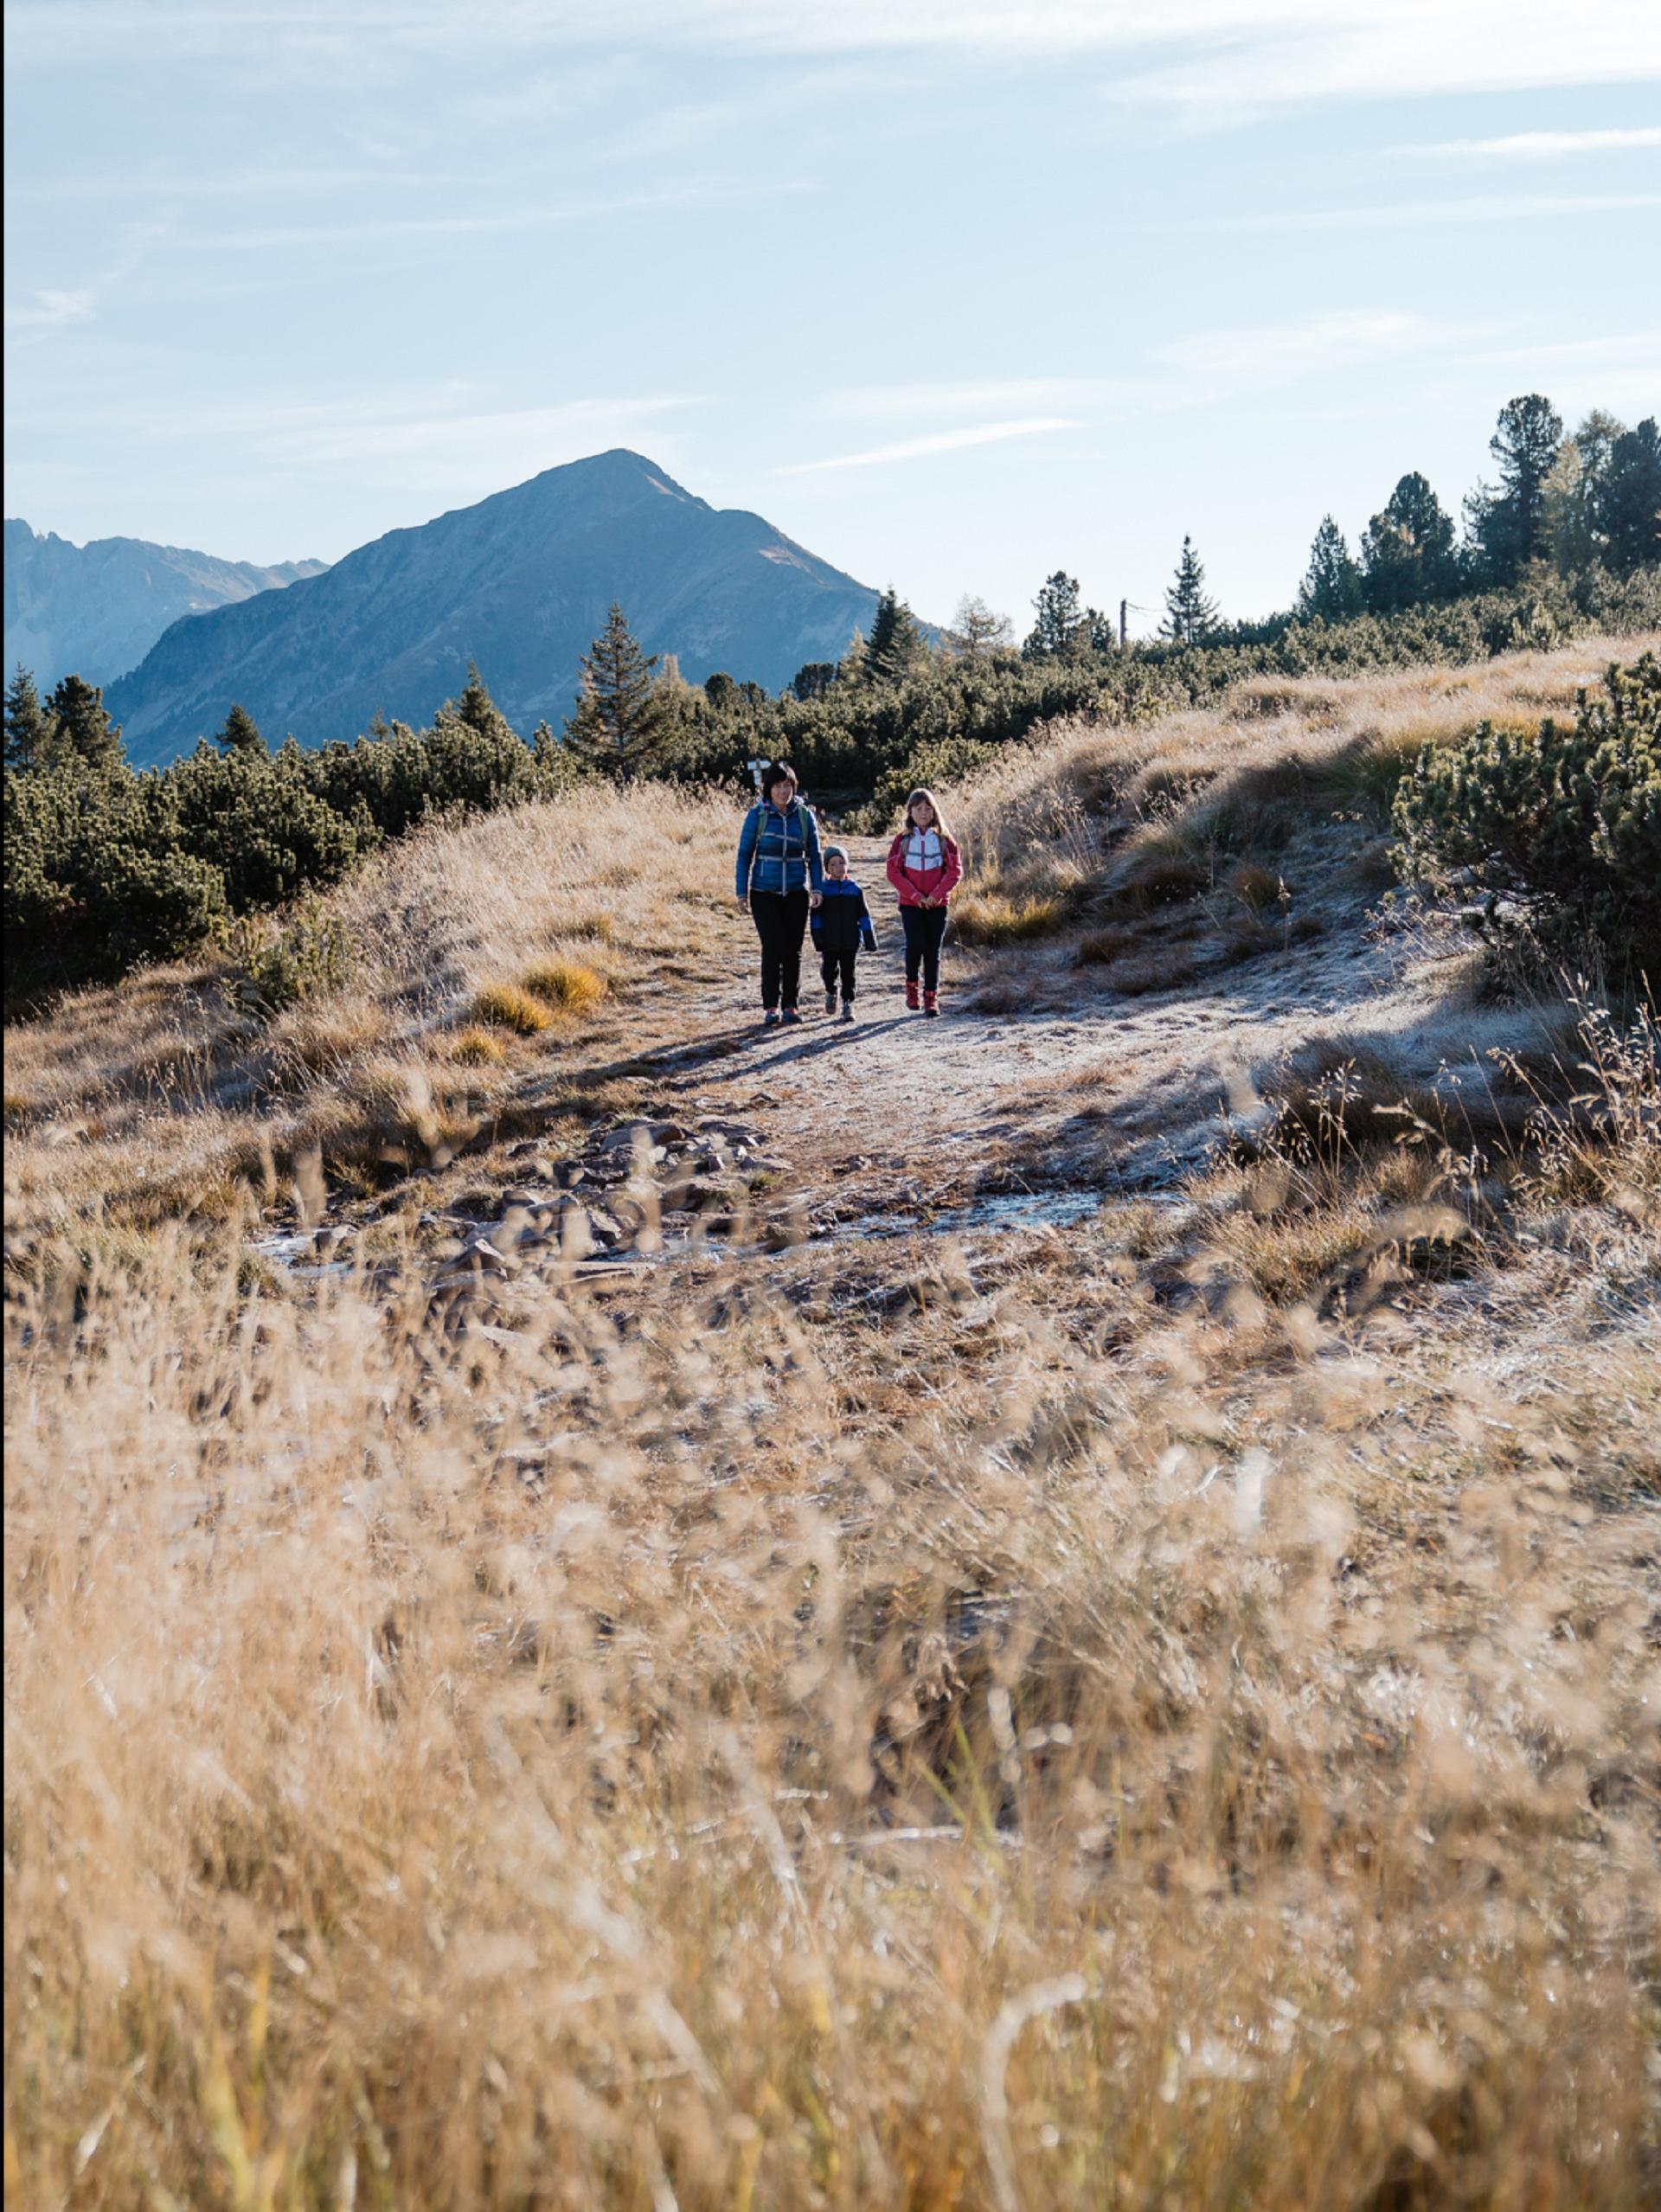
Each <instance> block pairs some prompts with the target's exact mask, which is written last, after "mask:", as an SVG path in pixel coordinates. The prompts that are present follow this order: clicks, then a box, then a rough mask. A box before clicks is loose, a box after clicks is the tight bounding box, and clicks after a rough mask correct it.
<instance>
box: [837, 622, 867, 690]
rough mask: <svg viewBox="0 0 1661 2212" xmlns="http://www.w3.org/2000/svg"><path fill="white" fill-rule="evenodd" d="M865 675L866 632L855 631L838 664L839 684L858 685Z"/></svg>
mask: <svg viewBox="0 0 1661 2212" xmlns="http://www.w3.org/2000/svg"><path fill="white" fill-rule="evenodd" d="M864 673H865V632H863V630H861V629H858V628H857V627H856V629H855V631H854V633H853V635H852V636H851V637H850V638H849V640H848V643H847V644H846V646H845V647H844V648H843V656H842V658H841V659H840V660H839V661H838V662H837V683H858V682H859V680H860V678H861V677H862V676H863V675H864Z"/></svg>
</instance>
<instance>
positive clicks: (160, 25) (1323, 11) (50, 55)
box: [7, 0, 1661, 118]
mask: <svg viewBox="0 0 1661 2212" xmlns="http://www.w3.org/2000/svg"><path fill="white" fill-rule="evenodd" d="M602 40H606V41H612V42H622V43H625V44H627V45H632V46H636V47H638V46H640V45H642V44H645V43H647V42H653V43H656V44H658V45H672V46H675V47H679V48H717V49H719V48H738V49H741V50H747V51H751V52H760V53H775V54H781V53H798V54H800V53H807V54H837V55H851V54H862V53H890V54H891V53H895V52H899V51H907V50H909V51H913V52H918V53H931V52H933V53H940V52H946V53H956V54H961V55H964V56H965V57H968V58H971V59H980V60H983V61H991V62H992V63H995V64H1002V63H1005V62H1008V61H1011V60H1016V61H1046V60H1064V59H1067V58H1068V57H1072V56H1077V55H1088V54H1100V55H1103V56H1108V55H1112V56H1113V57H1114V58H1115V61H1116V64H1117V66H1116V67H1115V70H1114V73H1113V87H1112V88H1113V91H1114V93H1115V94H1116V95H1118V96H1121V97H1124V98H1126V99H1130V100H1132V101H1138V102H1154V103H1158V104H1162V105H1165V106H1177V107H1180V108H1183V109H1186V110H1188V111H1189V112H1190V113H1191V114H1193V115H1195V116H1196V118H1202V117H1203V115H1204V114H1205V113H1206V112H1213V113H1218V112H1238V111H1239V110H1241V109H1242V108H1249V107H1251V106H1262V105H1266V104H1286V103H1292V102H1301V101H1309V100H1317V99H1342V98H1354V97H1362V98H1368V99H1376V98H1382V97H1385V96H1388V95H1390V94H1396V93H1400V94H1406V95H1409V96H1422V95H1427V94H1434V93H1447V92H1476V91H1504V90H1512V89H1521V88H1523V87H1529V86H1550V87H1560V86H1563V85H1568V84H1599V83H1610V82H1620V83H1627V84H1631V83H1635V82H1641V81H1645V80H1652V79H1655V78H1658V77H1661V9H1657V8H1655V7H1653V6H1652V5H1651V4H1649V0H1577V5H1576V8H1575V11H1574V24H1573V29H1572V32H1568V33H1566V31H1565V25H1564V20H1563V16H1562V10H1561V9H1560V8H1555V7H1551V6H1542V5H1534V6H1523V7H1518V6H1517V4H1516V0H1022V4H1021V5H1020V6H1018V7H1012V6H1010V4H1009V0H790V4H789V5H786V6H780V5H779V0H612V5H611V6H610V7H609V8H608V9H606V10H603V11H596V10H594V9H593V6H592V4H591V0H473V4H472V5H471V6H470V7H468V8H466V9H459V8H458V7H456V6H455V4H454V0H353V4H351V5H350V7H348V8H346V9H341V8H340V7H338V6H336V5H328V6H325V5H322V4H318V0H281V4H279V0H240V5H237V6H234V7H227V6H226V5H224V3H223V0H149V4H143V3H142V0H11V5H10V7H9V8H8V10H7V43H8V49H9V61H10V66H11V67H13V68H32V67H67V68H80V67H87V66H88V65H94V66H95V65H97V64H99V63H108V62H110V61H122V60H125V59H126V58H129V57H136V58H138V59H140V60H142V61H153V60H154V59H156V58H157V57H158V56H162V55H165V56H166V58H167V61H168V64H169V66H170V67H177V66H178V65H179V64H180V63H181V62H183V61H194V60H208V61H221V62H225V63H228V64H230V65H232V66H234V67H249V66H252V65H253V64H254V63H255V62H256V61H257V63H258V66H259V67H260V68H261V69H262V70H263V71H265V72H266V73H267V74H269V73H271V72H273V71H275V70H281V69H290V70H292V69H293V68H295V67H307V68H315V67H318V66H322V67H328V68H329V69H330V70H331V71H334V72H337V73H338V72H350V73H355V74H358V75H361V76H362V77H363V78H365V79H366V80H367V79H375V80H378V79H380V78H382V77H384V76H385V75H386V74H387V73H388V72H389V71H394V70H399V69H404V68H407V67H410V66H413V65H416V64H419V63H420V61H423V60H426V61H432V60H437V61H445V62H449V61H467V60H471V58H473V57H475V56H477V55H478V54H479V53H480V52H481V51H485V52H491V51H493V52H497V53H500V54H505V55H513V54H529V53H534V52H536V51H564V52H567V53H571V52H574V51H576V52H580V51H586V50H592V48H593V47H594V46H595V45H596V44H597V43H598V42H600V41H602ZM1144 62H1145V63H1146V66H1143V64H1144Z"/></svg>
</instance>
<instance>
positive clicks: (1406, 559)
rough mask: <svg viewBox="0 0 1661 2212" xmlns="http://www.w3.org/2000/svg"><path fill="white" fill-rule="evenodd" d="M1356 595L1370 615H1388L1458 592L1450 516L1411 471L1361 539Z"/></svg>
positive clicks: (1416, 472) (1421, 478)
mask: <svg viewBox="0 0 1661 2212" xmlns="http://www.w3.org/2000/svg"><path fill="white" fill-rule="evenodd" d="M1361 570H1362V593H1363V598H1364V599H1365V600H1366V602H1367V606H1368V609H1369V612H1371V613H1374V614H1394V613H1395V612H1397V611H1398V610H1399V609H1400V608H1401V607H1404V606H1419V605H1420V604H1421V602H1422V601H1424V600H1427V599H1449V598H1451V597H1452V596H1453V593H1455V592H1457V591H1458V589H1459V581H1460V578H1459V555H1458V553H1457V552H1456V550H1455V548H1454V543H1453V518H1452V516H1450V515H1449V514H1448V513H1447V511H1446V509H1445V508H1444V507H1443V505H1442V503H1441V501H1440V499H1438V497H1436V494H1435V493H1434V492H1433V490H1431V488H1430V485H1429V484H1428V483H1427V481H1426V479H1425V478H1423V477H1422V476H1421V475H1420V473H1419V471H1417V469H1414V470H1412V471H1409V472H1408V475H1406V476H1404V477H1402V478H1401V479H1400V481H1399V482H1398V483H1397V484H1396V487H1395V490H1394V491H1393V492H1392V493H1391V494H1390V496H1389V497H1388V500H1387V501H1386V502H1385V503H1384V506H1383V508H1382V510H1381V511H1380V512H1379V513H1378V514H1376V515H1375V516H1373V519H1372V521H1371V522H1370V523H1368V525H1367V528H1366V529H1365V530H1364V531H1363V533H1362V540H1361Z"/></svg>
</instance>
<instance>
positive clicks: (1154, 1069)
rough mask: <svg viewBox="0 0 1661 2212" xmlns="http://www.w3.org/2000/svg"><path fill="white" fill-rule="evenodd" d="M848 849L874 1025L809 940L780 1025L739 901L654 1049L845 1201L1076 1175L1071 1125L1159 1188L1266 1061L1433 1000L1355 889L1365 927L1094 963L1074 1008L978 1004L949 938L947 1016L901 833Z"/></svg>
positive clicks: (672, 1086)
mask: <svg viewBox="0 0 1661 2212" xmlns="http://www.w3.org/2000/svg"><path fill="white" fill-rule="evenodd" d="M842 842H843V843H845V844H846V845H847V846H848V847H849V850H850V858H851V861H852V865H853V870H854V873H855V874H856V875H857V876H858V878H859V880H860V881H861V882H863V885H864V887H865V890H866V895H867V898H868V900H869V904H870V907H871V910H872V913H873V914H874V915H875V918H876V924H877V932H878V936H879V939H880V944H879V949H878V950H877V952H875V954H869V953H867V954H864V955H862V958H861V963H860V995H859V998H858V1002H857V1003H858V1012H859V1019H858V1021H857V1022H856V1023H852V1024H849V1023H843V1022H842V1021H841V1020H840V1019H838V1018H834V1017H833V1018H830V1019H827V1018H826V1017H825V1016H824V1014H823V1013H822V1012H821V1011H820V1009H821V1007H822V1005H823V1001H822V999H821V997H820V995H819V984H818V968H817V965H816V964H814V963H813V962H812V959H811V946H810V947H809V948H808V950H807V952H805V958H804V982H803V1003H804V1009H805V1010H806V1012H807V1020H806V1022H805V1025H804V1027H803V1028H801V1029H773V1030H767V1029H762V1028H761V1026H760V1009H759V1006H758V1004H757V1002H756V994H755V959H754V935H753V933H752V932H751V930H750V927H749V925H748V924H747V922H746V921H745V920H744V919H743V917H742V916H741V915H739V914H737V913H736V912H734V913H733V914H732V916H731V919H730V920H729V921H728V922H727V923H725V924H724V925H721V929H722V936H721V944H722V946H726V945H727V944H728V943H730V948H731V955H732V958H731V966H730V970H729V971H728V974H727V975H726V976H725V977H724V978H722V979H721V980H720V981H718V982H717V983H715V984H714V985H713V986H712V987H711V989H710V990H709V991H708V993H707V994H702V995H699V996H697V997H695V998H691V999H689V1001H687V1002H686V1003H685V1005H684V1009H683V1011H682V1012H681V1013H679V1014H678V1015H677V1019H676V1022H675V1028H676V1029H677V1031H678V1033H679V1035H678V1038H677V1041H676V1042H667V1041H665V1042H664V1044H663V1045H662V1046H660V1047H659V1048H658V1049H657V1050H655V1051H653V1052H651V1054H650V1055H648V1065H649V1067H650V1068H651V1070H652V1071H653V1072H656V1071H657V1070H658V1069H661V1070H662V1072H663V1074H664V1076H665V1077H666V1078H667V1081H666V1083H665V1086H664V1096H665V1099H666V1100H673V1099H679V1100H683V1102H686V1103H688V1104H693V1103H696V1105H697V1106H700V1107H702V1108H703V1109H704V1110H709V1111H721V1110H742V1111H744V1112H748V1113H749V1114H750V1115H751V1116H752V1118H753V1119H756V1120H758V1121H759V1123H760V1125H762V1126H763V1127H765V1128H766V1130H767V1131H768V1135H769V1140H770V1142H771V1143H772V1144H774V1145H775V1146H776V1147H777V1149H779V1151H784V1152H786V1153H788V1155H789V1156H790V1157H791V1158H792V1162H793V1164H794V1165H795V1168H796V1171H797V1174H798V1177H799V1179H800V1181H801V1182H802V1183H803V1184H804V1185H805V1186H806V1187H807V1188H808V1189H813V1188H815V1187H816V1186H817V1187H820V1188H823V1187H825V1186H826V1185H827V1184H828V1183H830V1182H831V1180H832V1179H833V1178H834V1179H835V1180H836V1181H837V1183H838V1184H839V1186H840V1188H841V1189H842V1190H843V1192H844V1193H846V1192H847V1191H849V1189H850V1188H857V1187H859V1186H860V1185H862V1184H864V1183H869V1186H870V1189H871V1192H872V1194H873V1195H874V1196H875V1195H876V1194H879V1193H881V1192H882V1191H884V1190H887V1191H889V1192H891V1190H892V1187H893V1183H894V1178H895V1174H896V1172H898V1173H900V1174H901V1175H902V1176H903V1177H905V1178H906V1179H907V1180H908V1181H909V1182H910V1183H914V1184H915V1185H917V1186H919V1187H920V1188H921V1189H926V1190H927V1191H928V1192H930V1193H933V1194H940V1193H944V1192H946V1191H949V1190H952V1189H957V1188H959V1187H960V1186H962V1185H963V1184H964V1183H972V1182H973V1181H974V1180H975V1179H976V1178H977V1177H979V1176H981V1175H983V1174H984V1172H985V1171H986V1170H987V1169H988V1168H989V1167H994V1166H996V1165H997V1163H998V1162H999V1161H1000V1160H1006V1161H1013V1162H1015V1163H1017V1164H1018V1163H1021V1162H1025V1163H1026V1164H1029V1165H1031V1166H1035V1167H1036V1168H1037V1171H1038V1172H1040V1173H1041V1175H1042V1179H1045V1180H1060V1179H1065V1178H1066V1175H1067V1160H1068V1132H1069V1131H1074V1132H1078V1133H1079V1134H1080V1136H1081V1138H1082V1134H1083V1132H1085V1131H1086V1130H1087V1131H1088V1133H1089V1134H1088V1144H1087V1146H1084V1145H1082V1144H1081V1157H1083V1156H1084V1155H1085V1154H1087V1157H1088V1160H1089V1162H1090V1172H1091V1173H1092V1174H1093V1176H1095V1177H1098V1178H1104V1177H1105V1179H1106V1181H1108V1182H1109V1183H1112V1184H1114V1185H1117V1186H1118V1187H1119V1188H1121V1189H1136V1188H1144V1187H1149V1186H1152V1185H1158V1184H1159V1183H1165V1182H1169V1181H1170V1179H1171V1177H1172V1176H1173V1174H1174V1173H1175V1172H1177V1171H1178V1170H1180V1169H1181V1168H1182V1167H1183V1166H1185V1165H1189V1164H1193V1163H1194V1162H1195V1161H1196V1160H1197V1159H1198V1158H1200V1157H1202V1156H1203V1154H1204V1153H1205V1151H1207V1150H1208V1149H1209V1147H1210V1146H1211V1145H1212V1144H1215V1141H1216V1138H1217V1137H1218V1136H1219V1134H1220V1133H1221V1130H1222V1114H1223V1113H1224V1112H1225V1111H1228V1110H1230V1109H1232V1111H1233V1112H1234V1113H1235V1116H1236V1118H1238V1116H1239V1115H1240V1114H1241V1112H1244V1113H1247V1114H1249V1112H1250V1111H1251V1107H1252V1093H1251V1088H1250V1085H1249V1080H1247V1077H1248V1074H1249V1071H1250V1070H1251V1069H1252V1068H1261V1067H1263V1066H1265V1065H1267V1064H1268V1063H1271V1062H1273V1061H1276V1060H1280V1059H1284V1058H1285V1057H1286V1055H1287V1054H1289V1053H1290V1052H1292V1050H1294V1049H1296V1048H1299V1047H1303V1046H1306V1045H1307V1044H1308V1043H1309V1042H1310V1041H1311V1037H1312V1036H1314V1035H1330V1036H1332V1037H1341V1036H1342V1037H1348V1036H1356V1037H1359V1038H1364V1037H1365V1036H1366V1035H1368V1034H1369V1033H1375V1032H1378V1031H1380V1030H1381V1029H1382V1030H1388V1031H1390V1032H1391V1033H1392V1034H1393V1035H1400V1033H1401V1030H1402V1029H1404V1028H1407V1027H1410V1026H1411V1024H1412V1023H1413V1021H1414V1018H1415V1015H1416V1012H1417V1011H1421V1010H1422V1008H1423V1004H1424V1000H1423V995H1422V990H1421V991H1419V992H1416V993H1415V992H1414V991H1413V990H1412V988H1411V987H1410V986H1408V984H1404V983H1403V982H1402V981H1401V978H1400V977H1399V976H1398V975H1397V974H1396V973H1395V970H1396V969H1397V967H1398V966H1399V965H1400V962H1399V956H1398V955H1396V954H1395V953H1394V952H1392V951H1391V950H1390V948H1389V947H1388V946H1383V945H1381V944H1379V943H1377V942H1376V941H1373V940H1369V938H1368V937H1367V936H1366V934H1365V933H1364V929H1363V922H1364V901H1363V900H1362V899H1360V898H1359V897H1357V898H1356V899H1355V900H1353V901H1348V902H1346V904H1347V906H1349V907H1352V908H1353V911H1352V912H1346V913H1345V914H1344V917H1343V919H1344V922H1345V923H1346V924H1347V925H1348V926H1344V927H1337V926H1335V927H1334V928H1333V929H1332V930H1331V932H1330V933H1329V934H1328V935H1327V936H1326V937H1324V938H1322V939H1318V940H1315V941H1313V942H1311V943H1308V944H1305V945H1294V946H1292V947H1291V948H1290V950H1289V951H1287V952H1285V953H1284V954H1283V953H1279V952H1277V953H1274V954H1272V955H1269V956H1265V957H1261V958H1259V959H1255V960H1254V961H1251V962H1248V963H1246V964H1244V965H1241V966H1240V967H1238V968H1235V969H1231V970H1229V971H1227V972H1225V973H1224V974H1222V975H1221V976H1217V977H1213V978H1205V979H1203V980H1202V981H1200V982H1196V983H1190V984H1187V985H1186V986H1184V987H1181V988H1178V989H1175V990H1173V991H1169V992H1164V993H1157V994H1148V995H1144V996H1139V997H1135V998H1125V997H1119V996H1117V995H1116V994H1114V993H1112V992H1111V991H1107V990H1106V989H1105V988H1104V987H1103V986H1102V985H1101V984H1100V983H1099V982H1098V981H1096V980H1095V979H1094V978H1093V976H1092V974H1091V972H1090V971H1081V973H1080V975H1079V978H1078V994H1077V1004H1076V1006H1075V1007H1074V1008H1072V1009H1070V1010H1068V1011H1066V1012H1054V1011H1049V1010H1044V1009H1043V1008H1042V1007H1035V1008H1034V1009H1033V1010H1029V1011H1026V1012H1016V1013H1004V1012H1001V1011H1000V1012H988V1011H984V1010H979V1009H978V1007H977V1006H976V1004H975V997H976V990H975V983H974V980H973V979H971V980H970V981H969V982H968V983H967V984H966V985H965V982H964V979H963V969H964V966H965V962H964V961H963V959H962V958H961V956H959V957H957V958H955V959H954V956H953V952H952V946H951V943H950V940H949V939H948V942H947V946H946V960H945V965H944V969H943V978H942V983H943V987H942V992H941V1000H942V1008H943V1011H942V1013H941V1016H940V1018H939V1019H938V1020H935V1021H929V1020H927V1019H926V1018H925V1017H923V1016H918V1015H914V1014H909V1013H907V1011H906V1009H905V1003H904V998H903V995H902V993H903V982H904V963H903V939H902V937H901V930H900V926H899V920H898V917H897V914H895V907H894V902H893V898H892V894H891V893H890V892H889V890H888V885H887V882H885V880H884V875H883V861H884V857H885V856H886V852H887V844H886V841H879V840H876V839H871V838H844V839H843V840H842ZM986 957H987V956H984V955H983V956H981V959H982V966H981V970H980V976H981V979H983V980H984V978H985V976H986V975H987V974H988V973H989V972H990V970H989V969H988V967H987V966H986V965H985V961H986ZM1019 957H1020V956H1019V955H1018V954H1017V953H1016V952H1013V951H1011V952H1005V953H1004V954H1003V955H1001V956H998V966H999V971H1000V972H1001V973H1002V974H1004V975H1005V976H1007V975H1008V973H1009V972H1010V963H1012V962H1014V961H1015V960H1016V959H1018V958H1019ZM1036 958H1037V959H1039V960H1040V961H1048V962H1049V963H1052V964H1053V963H1054V962H1055V959H1056V958H1057V956H1056V955H1055V954H1054V953H1047V954H1040V955H1037V956H1036ZM1051 972H1052V974H1053V966H1052V971H1051ZM1044 995H1045V996H1053V995H1054V994H1053V993H1047V994H1044ZM665 1010H666V1009H665ZM1041 1158H1042V1167H1038V1165H1037V1164H1038V1163H1039V1162H1040V1160H1041ZM850 1178H852V1183H850Z"/></svg>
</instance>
